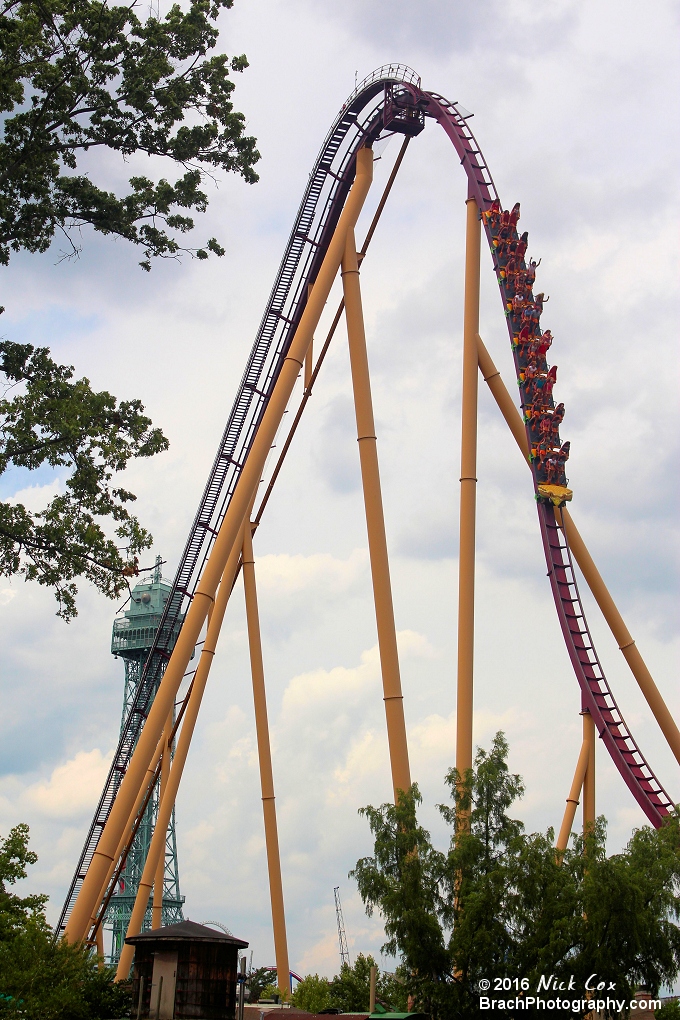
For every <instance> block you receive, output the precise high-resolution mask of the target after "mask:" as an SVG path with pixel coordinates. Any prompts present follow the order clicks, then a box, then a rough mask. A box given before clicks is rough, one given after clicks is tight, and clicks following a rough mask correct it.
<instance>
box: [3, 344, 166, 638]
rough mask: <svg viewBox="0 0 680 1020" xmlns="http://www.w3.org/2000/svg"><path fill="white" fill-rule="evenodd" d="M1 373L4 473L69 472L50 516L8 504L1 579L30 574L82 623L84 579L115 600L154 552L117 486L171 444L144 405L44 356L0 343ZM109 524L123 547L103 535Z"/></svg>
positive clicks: (127, 495)
mask: <svg viewBox="0 0 680 1020" xmlns="http://www.w3.org/2000/svg"><path fill="white" fill-rule="evenodd" d="M0 373H1V374H2V375H4V380H5V383H6V389H5V397H4V398H3V399H0V474H2V473H3V472H4V471H5V470H7V468H8V467H10V466H14V467H22V468H28V469H29V470H35V469H36V468H38V467H41V466H43V465H48V466H49V467H52V468H57V469H59V468H65V469H66V470H67V471H68V472H69V475H68V478H67V480H66V483H65V486H64V491H63V492H61V493H59V495H57V496H55V497H54V498H53V499H52V501H51V502H50V504H49V505H48V507H47V508H46V509H45V510H44V511H42V512H41V513H32V512H30V511H29V510H28V509H27V508H26V507H25V506H23V505H22V504H21V503H14V504H10V503H0V574H4V575H5V576H8V577H11V576H12V575H13V574H17V573H21V574H23V575H24V576H25V577H26V579H27V580H37V581H38V582H39V583H40V584H44V585H48V586H50V587H52V588H54V590H55V594H56V598H57V602H58V606H59V611H58V615H60V616H62V617H63V618H64V619H66V620H69V619H71V618H72V617H74V616H75V615H76V604H75V597H76V594H77V591H78V589H77V587H76V584H75V578H77V577H85V578H87V579H88V580H89V581H91V582H92V583H93V584H94V585H96V587H97V588H98V589H99V590H100V591H102V592H104V594H106V595H108V596H109V597H111V598H113V597H116V596H117V595H119V594H120V592H121V591H122V590H123V589H124V588H125V587H126V585H127V583H128V577H129V576H131V575H132V574H134V573H135V572H136V569H137V568H136V560H135V557H136V554H137V553H139V552H140V551H141V550H142V549H146V548H148V547H149V546H150V545H151V541H152V539H151V535H149V533H148V532H147V531H145V530H144V528H142V527H141V526H140V524H139V522H138V520H137V519H136V517H134V516H132V514H131V513H130V511H129V510H128V505H129V504H130V503H131V502H133V501H134V500H135V498H136V497H135V496H134V494H133V493H132V492H129V491H128V490H127V489H123V488H119V487H115V486H114V485H113V484H112V479H113V475H114V473H115V472H118V471H122V470H123V469H124V468H125V466H126V464H127V463H128V461H129V460H130V459H131V458H133V457H150V456H152V455H153V454H155V453H158V452H159V451H161V450H165V449H167V446H168V442H167V439H166V438H165V436H164V435H163V433H162V432H161V431H160V430H159V429H155V428H153V427H152V423H151V420H150V419H149V418H147V417H146V416H145V415H144V414H143V411H144V407H143V406H142V404H141V403H140V402H139V401H138V400H130V401H123V402H121V403H118V402H117V400H116V398H115V397H113V396H111V394H110V393H107V392H106V391H102V392H99V393H97V392H95V391H94V390H93V389H92V388H91V387H90V383H89V381H88V380H87V379H79V380H77V381H75V382H74V381H73V368H72V367H69V366H65V365H57V364H56V363H55V362H54V361H52V359H51V358H50V357H49V352H48V351H47V349H45V348H38V349H35V348H33V347H32V346H31V345H30V344H14V343H9V342H7V341H5V342H3V343H0ZM15 387H16V388H17V392H14V393H13V394H12V389H13V388H15ZM8 394H11V395H8ZM107 521H110V522H112V524H113V528H114V530H115V535H116V536H117V539H118V541H117V542H116V541H114V540H113V539H112V538H111V537H109V536H107V534H106V532H105V531H104V528H103V523H104V522H107ZM119 546H124V547H125V556H123V554H122V550H121V549H120V548H119Z"/></svg>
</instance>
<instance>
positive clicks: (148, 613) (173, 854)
mask: <svg viewBox="0 0 680 1020" xmlns="http://www.w3.org/2000/svg"><path fill="white" fill-rule="evenodd" d="M161 565H162V559H161V557H160V556H157V557H156V565H155V567H154V571H153V574H152V575H151V580H150V581H142V582H140V583H139V584H137V585H135V587H134V588H133V590H132V598H131V603H130V608H129V609H127V610H126V611H125V613H124V615H123V616H121V617H118V618H117V619H116V620H114V621H113V632H112V634H111V652H112V654H113V655H115V656H116V658H118V656H120V657H121V659H122V660H123V662H124V663H125V693H124V695H123V714H122V718H121V726H120V730H121V735H122V734H123V733H124V732H125V730H126V727H127V726H128V725H129V722H130V721H131V719H130V716H131V713H135V712H136V711H137V709H136V708H135V705H136V703H137V701H138V694H139V686H140V681H141V679H142V668H143V666H144V663H145V661H146V659H147V657H148V655H149V651H150V649H151V646H152V644H153V640H154V638H155V636H156V634H157V632H158V628H159V627H160V624H161V618H162V616H163V610H164V609H165V607H166V603H167V601H168V599H169V597H170V592H171V589H172V585H171V584H170V582H169V581H166V580H164V579H163V577H162V575H161ZM180 626H181V621H178V623H177V624H176V625H175V627H174V628H173V630H174V634H172V635H170V637H171V641H170V642H169V643H170V644H171V646H172V645H174V642H175V640H176V637H177V634H178V633H179V628H180ZM157 686H158V685H156V687H157ZM154 694H155V691H154ZM135 743H136V741H135ZM158 796H159V788H158V785H156V787H155V789H154V793H153V795H152V797H151V799H150V800H149V803H148V804H147V806H146V809H145V811H144V814H143V816H142V820H141V822H140V825H139V828H138V830H137V834H136V836H135V838H134V842H133V844H132V846H131V848H130V850H129V852H128V855H127V860H126V863H125V867H124V869H123V871H122V872H121V874H120V876H119V879H118V882H117V884H116V888H115V891H114V893H113V895H112V896H111V900H110V902H109V905H108V908H107V910H106V914H105V920H104V928H105V930H107V931H109V932H111V935H112V942H111V953H110V962H111V963H117V962H118V959H119V957H120V952H121V949H122V946H123V942H124V940H125V934H126V932H127V928H128V924H129V922H130V916H131V914H132V908H133V906H134V904H135V899H136V897H137V891H138V889H139V881H140V878H141V876H142V872H143V871H144V864H145V862H146V857H147V854H148V852H149V844H150V843H151V837H152V835H153V831H154V828H155V825H156V816H157V814H158ZM183 903H184V897H183V896H181V895H180V889H179V868H178V864H177V843H176V840H175V810H174V808H173V811H172V817H171V819H170V824H169V825H168V830H167V836H166V840H165V861H164V871H163V897H162V907H161V920H160V922H159V923H158V924H153V923H152V912H153V908H152V905H151V901H149V906H148V908H147V911H146V915H145V917H144V923H143V929H142V930H143V931H146V930H148V929H149V928H151V927H160V926H161V925H163V926H165V925H170V924H178V923H179V922H180V921H183V920H184V916H183V914H182V904H183Z"/></svg>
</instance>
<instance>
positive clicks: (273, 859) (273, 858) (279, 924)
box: [243, 524, 291, 992]
mask: <svg viewBox="0 0 680 1020" xmlns="http://www.w3.org/2000/svg"><path fill="white" fill-rule="evenodd" d="M243 587H244V590H245V598H246V619H247V624H248V645H249V648H250V669H251V673H252V678H253V702H254V705H255V731H256V733H257V753H258V757H259V762H260V785H261V788H262V812H263V815H264V838H265V844H266V847H267V870H268V873H269V896H270V900H271V908H272V927H273V930H274V954H275V957H276V979H277V986H278V987H279V988H280V989H281V991H286V992H290V990H291V989H290V965H289V963H288V939H287V936H286V915H285V911H284V905H283V882H282V880H281V857H280V854H279V833H278V827H277V824H276V800H275V796H274V773H273V770H272V753H271V746H270V742H269V723H268V720H267V694H266V691H265V684H264V662H263V659H262V639H261V636H260V614H259V610H258V605H257V586H256V583H255V558H254V556H253V539H252V528H251V526H250V524H248V525H246V527H245V528H244V529H243Z"/></svg>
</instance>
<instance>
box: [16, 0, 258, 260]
mask: <svg viewBox="0 0 680 1020" xmlns="http://www.w3.org/2000/svg"><path fill="white" fill-rule="evenodd" d="M232 5H233V0H191V3H190V4H189V7H188V9H187V10H185V11H183V10H182V9H181V8H180V6H179V5H178V4H174V5H173V6H172V7H171V8H170V10H169V11H168V13H167V14H166V15H165V17H163V18H160V17H158V16H155V15H153V14H151V15H150V16H149V17H148V18H147V19H146V20H145V21H141V20H140V19H139V17H138V11H139V5H137V4H135V3H131V4H128V5H124V6H110V5H109V4H107V3H105V2H102V0H7V2H6V3H5V4H4V5H3V6H2V8H1V9H0V54H2V56H1V57H0V112H3V113H5V114H6V115H7V116H6V117H5V118H4V130H3V133H2V136H0V264H5V265H6V264H7V263H8V261H9V258H10V253H11V252H12V251H15V252H16V251H19V250H21V249H22V248H23V249H26V250H28V251H31V252H44V251H46V250H47V249H48V248H49V246H50V244H51V243H52V240H53V238H54V236H55V233H56V232H57V231H59V232H60V233H62V234H63V235H64V236H65V237H66V238H67V239H68V243H69V245H70V251H71V254H74V253H77V251H78V250H79V249H78V246H77V244H76V241H74V239H73V238H74V231H77V230H78V228H80V227H82V226H84V225H90V226H91V227H93V228H94V229H95V230H98V231H100V232H101V233H103V234H114V235H117V236H119V237H123V238H125V239H126V240H128V241H131V242H132V243H133V244H137V245H139V246H140V247H141V248H142V249H143V251H144V257H143V260H142V262H141V263H140V265H141V266H142V267H143V268H144V269H146V270H148V269H150V259H151V258H152V257H154V256H155V257H176V256H177V255H178V253H179V252H181V251H191V253H192V254H193V255H195V256H196V257H197V258H200V259H205V258H207V257H208V251H212V252H214V253H215V254H217V255H222V254H223V249H222V248H221V246H220V245H219V244H218V242H217V241H216V240H215V239H214V238H212V239H211V240H209V241H208V242H207V244H206V245H205V246H204V247H203V248H199V249H197V250H192V249H188V248H182V247H181V245H180V242H179V240H178V238H179V237H181V235H183V234H185V233H186V232H187V231H189V230H191V229H192V227H193V226H194V223H193V220H192V218H191V217H190V216H188V215H187V212H189V211H191V210H196V211H198V212H203V211H205V208H206V206H207V203H208V199H207V196H206V194H205V192H204V191H202V190H201V185H202V182H203V180H204V178H205V177H206V175H207V176H211V175H212V174H213V173H214V172H215V171H219V170H226V171H233V172H236V173H238V174H240V175H241V176H242V177H243V178H244V179H245V180H246V181H248V182H254V181H256V180H257V174H256V173H255V171H254V169H253V166H254V164H255V163H256V162H257V160H258V159H259V153H258V152H257V150H256V148H255V140H254V138H251V137H249V136H247V135H246V134H245V133H244V128H245V118H244V116H243V114H242V113H239V112H237V111H235V110H234V107H233V103H232V101H231V95H232V92H233V89H234V82H233V81H232V79H231V78H230V73H234V72H240V71H243V70H244V69H245V68H246V67H247V66H248V62H247V60H246V58H245V56H239V57H234V58H232V59H231V60H230V59H229V58H228V57H227V56H226V55H225V54H217V55H213V56H207V54H208V52H209V51H210V50H213V49H214V48H215V46H216V43H217V38H218V30H217V25H216V22H217V19H218V17H219V15H220V13H221V11H222V10H223V9H228V8H231V7H232ZM98 149H110V150H113V151H115V152H117V153H120V156H121V157H122V159H124V160H129V159H130V157H132V156H135V155H136V154H137V153H140V154H141V153H145V154H146V155H147V156H154V157H156V156H157V157H163V158H165V159H166V160H168V161H169V162H170V164H174V165H175V166H177V168H178V169H179V171H180V172H181V176H180V177H179V178H178V179H177V180H176V181H175V183H174V184H171V183H170V182H169V181H167V180H166V179H164V178H162V179H160V180H158V181H155V182H154V181H152V180H151V179H150V178H149V177H146V176H142V175H136V176H133V177H131V178H130V180H129V190H128V191H127V193H126V194H123V195H116V194H114V193H113V192H112V191H110V190H108V189H107V188H106V187H103V186H102V184H101V183H96V182H95V181H94V180H93V179H92V176H91V174H88V173H87V172H86V171H87V166H89V167H90V168H92V167H93V166H94V164H93V162H92V160H91V159H89V160H88V157H87V155H86V154H87V153H89V152H90V151H91V150H98ZM83 161H85V163H86V166H85V167H83V166H82V165H81V164H82V163H83ZM168 231H170V232H168Z"/></svg>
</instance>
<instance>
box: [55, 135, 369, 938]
mask: <svg viewBox="0 0 680 1020" xmlns="http://www.w3.org/2000/svg"><path fill="white" fill-rule="evenodd" d="M372 179H373V153H372V151H371V150H370V149H360V150H359V152H358V153H357V156H356V177H355V180H354V184H353V185H352V188H351V190H350V193H349V195H348V197H347V201H346V203H345V207H344V209H343V211H342V213H341V215H340V219H339V221H338V225H337V227H336V229H335V233H334V235H333V237H332V239H331V241H330V244H329V246H328V250H327V252H326V256H325V258H324V260H323V263H322V265H321V268H320V270H319V273H318V276H317V278H316V280H315V283H314V288H313V290H312V293H311V295H310V298H309V301H308V302H307V306H306V308H305V310H304V312H303V313H302V317H301V319H300V322H299V325H298V328H297V330H296V331H295V336H294V337H293V340H292V342H291V346H290V348H289V350H288V354H287V355H286V358H285V360H284V362H283V365H282V366H281V370H280V372H279V376H278V379H277V381H276V385H275V387H274V390H273V392H272V395H271V397H270V398H269V401H268V404H267V407H266V409H265V411H264V414H263V416H262V420H261V422H260V425H259V428H258V430H257V433H256V435H255V437H254V439H253V444H252V446H251V449H250V452H249V454H248V458H247V460H246V463H245V465H244V466H243V469H242V471H241V475H240V478H239V481H238V483H237V484H236V488H235V490H234V493H233V495H232V498H231V500H230V503H229V507H228V509H227V512H226V514H225V516H224V519H223V521H222V525H221V527H220V530H219V533H218V535H217V537H216V539H215V543H214V545H213V548H212V551H211V553H210V556H209V557H208V561H207V563H206V565H205V568H204V570H203V574H202V576H201V580H200V581H199V583H198V585H197V587H196V590H195V592H194V597H193V600H192V602H191V605H190V607H189V610H188V612H187V614H186V616H185V618H184V622H183V625H182V629H181V631H180V633H179V636H178V638H177V642H176V644H175V647H174V649H173V652H172V655H171V656H170V659H169V661H168V665H167V668H166V670H165V673H164V675H163V679H162V681H161V683H160V686H159V688H158V692H157V693H156V697H155V698H154V702H153V705H152V706H151V710H150V712H149V715H148V717H147V720H146V723H145V725H144V728H143V730H142V732H141V734H140V737H139V740H138V742H137V746H136V748H135V751H134V753H133V755H132V758H131V760H130V764H129V766H128V769H127V771H126V773H125V776H124V777H123V781H122V782H121V785H120V788H119V790H118V794H117V796H116V799H115V801H114V803H113V805H112V807H111V811H110V813H109V817H108V820H107V822H106V825H105V826H104V829H103V831H102V834H101V836H100V838H99V842H98V844H97V849H96V850H95V853H94V855H93V858H92V861H91V863H90V866H89V868H88V871H87V874H86V876H85V880H84V881H83V885H82V887H81V889H80V892H79V894H78V897H77V899H76V902H75V903H74V906H73V910H72V912H71V916H70V918H69V920H68V924H67V925H66V929H65V932H64V934H65V937H66V938H67V940H68V941H69V942H79V941H81V940H82V939H83V937H84V936H85V933H86V929H87V927H88V924H89V921H90V918H91V916H92V911H93V909H94V907H95V904H96V900H97V896H98V895H99V892H100V890H101V888H102V885H103V882H104V879H105V877H106V875H107V873H108V871H109V868H110V866H111V862H112V860H113V857H114V854H115V851H116V848H117V846H118V844H119V841H120V838H121V836H122V834H123V830H124V828H125V825H126V823H127V820H128V818H129V816H130V812H131V810H132V807H133V805H134V802H135V799H136V798H137V795H138V792H139V788H140V786H141V783H142V780H143V778H144V774H145V772H146V770H147V767H148V764H149V761H150V760H151V757H152V755H153V753H154V750H155V748H156V745H157V743H158V741H159V739H160V737H161V733H162V731H163V726H164V725H165V720H166V718H167V715H168V713H169V712H170V710H171V708H172V705H173V702H174V699H175V697H176V694H177V691H178V689H179V685H180V683H181V682H182V678H183V677H184V674H185V672H186V668H187V665H188V663H189V659H190V658H191V655H192V653H193V651H194V648H195V646H196V642H197V641H198V638H199V635H200V633H201V630H202V628H203V625H204V623H205V620H206V617H207V615H208V609H209V608H210V607H211V606H212V605H213V604H214V600H215V592H216V590H217V586H218V584H219V582H220V579H221V577H222V575H223V573H224V568H225V564H226V562H227V559H228V557H229V555H230V553H231V551H232V549H233V548H234V545H235V543H236V542H237V540H238V539H239V537H240V532H241V528H242V527H243V521H244V519H245V517H246V514H247V513H248V510H249V507H250V505H251V501H252V499H253V495H254V493H255V491H256V489H257V486H258V484H259V481H260V478H261V476H262V471H263V468H264V465H265V462H266V459H267V456H268V454H269V451H270V449H271V446H272V443H273V442H274V438H275V436H276V432H277V429H278V427H279V425H280V424H281V419H282V417H283V414H284V412H285V410H286V407H287V404H288V401H289V400H290V396H291V394H292V392H293V388H294V386H295V383H296V380H297V378H298V374H299V372H300V370H301V369H302V367H303V364H304V359H305V355H306V353H307V349H308V347H309V344H310V341H311V339H312V336H313V333H314V330H315V328H316V325H317V323H318V321H319V318H320V317H321V313H322V311H323V309H324V306H325V303H326V300H327V298H328V294H329V293H330V289H331V286H332V284H333V281H334V279H335V277H336V274H337V272H338V269H339V268H340V262H341V261H342V256H343V252H344V249H345V238H346V236H347V231H348V229H353V228H354V225H355V223H356V221H357V219H358V216H359V213H360V211H361V208H362V206H363V204H364V200H365V198H366V195H367V194H368V190H369V188H370V185H371V181H372Z"/></svg>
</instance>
